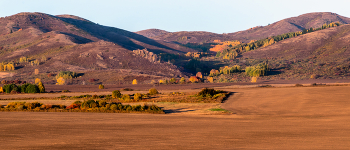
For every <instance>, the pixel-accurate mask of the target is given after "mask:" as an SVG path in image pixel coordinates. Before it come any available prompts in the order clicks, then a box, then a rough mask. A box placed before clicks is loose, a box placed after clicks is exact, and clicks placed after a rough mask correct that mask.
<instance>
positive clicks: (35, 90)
mask: <svg viewBox="0 0 350 150" xmlns="http://www.w3.org/2000/svg"><path fill="white" fill-rule="evenodd" d="M39 92H40V90H39V88H38V86H37V85H35V84H29V85H28V86H27V88H26V92H25V93H39Z"/></svg>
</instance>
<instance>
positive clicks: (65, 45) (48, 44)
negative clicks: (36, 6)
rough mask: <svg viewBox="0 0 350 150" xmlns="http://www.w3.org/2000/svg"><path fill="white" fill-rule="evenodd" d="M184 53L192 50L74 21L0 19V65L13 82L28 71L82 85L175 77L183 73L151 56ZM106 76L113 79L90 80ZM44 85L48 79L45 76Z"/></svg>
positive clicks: (28, 16)
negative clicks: (63, 75)
mask: <svg viewBox="0 0 350 150" xmlns="http://www.w3.org/2000/svg"><path fill="white" fill-rule="evenodd" d="M144 48H147V50H148V51H149V52H150V53H147V56H142V55H136V54H135V53H133V51H132V50H136V49H144ZM188 51H194V50H192V49H190V48H185V47H182V46H179V45H178V44H174V43H171V42H163V41H162V42H157V41H155V40H152V39H149V38H147V37H144V36H142V35H139V34H135V33H133V32H129V31H125V30H122V29H118V28H113V27H106V26H102V25H98V24H95V23H93V22H91V21H88V20H86V19H83V18H80V17H77V16H71V15H60V16H52V15H48V14H43V13H19V14H16V15H13V16H9V17H5V18H1V19H0V60H1V62H13V63H15V65H16V70H15V71H14V72H13V73H14V74H15V75H14V76H13V79H15V78H18V79H26V78H34V77H33V74H32V72H33V71H34V69H39V70H40V72H41V73H53V74H55V73H57V72H59V71H62V70H69V71H77V72H84V74H85V75H84V76H83V77H84V78H85V79H84V80H88V79H89V78H96V79H100V80H99V81H101V82H109V83H115V82H117V81H126V82H129V81H131V80H133V78H138V79H140V80H145V79H148V80H150V79H152V78H162V77H174V76H175V77H179V76H183V75H184V74H183V73H181V72H180V70H179V69H178V68H177V67H176V66H174V65H169V64H167V63H166V64H165V63H159V62H158V60H157V59H156V57H155V58H154V59H153V60H151V57H153V55H154V53H160V52H163V53H164V52H167V53H186V52H188ZM151 52H154V53H151ZM23 56H25V57H27V58H28V59H29V62H28V63H23V62H22V63H19V59H20V58H21V57H23ZM34 60H39V61H40V65H34V66H32V65H30V61H34ZM1 62H0V63H1ZM106 71H107V72H114V75H111V76H109V77H108V76H96V75H97V74H99V73H102V72H104V73H105V74H106V73H107V72H106ZM28 74H29V76H28ZM94 75H95V76H94ZM128 76H129V78H127V77H128ZM41 78H43V77H41ZM126 78H127V79H126ZM45 80H46V81H48V80H54V78H52V79H51V78H47V77H45V78H44V81H45ZM130 83H131V82H130Z"/></svg>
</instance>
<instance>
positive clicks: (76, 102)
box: [73, 101, 82, 104]
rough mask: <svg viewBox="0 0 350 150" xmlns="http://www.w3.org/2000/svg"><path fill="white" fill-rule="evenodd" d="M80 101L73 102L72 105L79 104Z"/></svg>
mask: <svg viewBox="0 0 350 150" xmlns="http://www.w3.org/2000/svg"><path fill="white" fill-rule="evenodd" d="M81 103H82V102H81V101H75V102H74V103H73V104H81Z"/></svg>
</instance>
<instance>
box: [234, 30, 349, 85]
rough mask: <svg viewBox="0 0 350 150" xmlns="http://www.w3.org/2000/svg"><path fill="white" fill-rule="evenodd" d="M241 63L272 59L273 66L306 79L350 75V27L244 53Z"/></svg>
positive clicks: (313, 33)
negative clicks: (243, 61)
mask: <svg viewBox="0 0 350 150" xmlns="http://www.w3.org/2000/svg"><path fill="white" fill-rule="evenodd" d="M240 59H241V60H262V61H263V60H268V61H269V64H271V67H272V68H273V69H276V70H280V71H281V72H283V73H284V74H289V75H290V76H295V77H298V76H304V78H310V76H312V75H313V78H325V79H327V78H348V77H349V76H350V70H349V69H350V61H349V60H350V25H342V26H339V27H334V28H329V29H324V30H320V31H316V32H312V33H307V34H305V35H301V36H298V37H294V38H290V39H286V40H283V41H281V42H278V43H276V44H273V45H270V46H267V47H265V48H260V49H257V50H254V51H249V52H246V53H243V55H242V57H241V58H240Z"/></svg>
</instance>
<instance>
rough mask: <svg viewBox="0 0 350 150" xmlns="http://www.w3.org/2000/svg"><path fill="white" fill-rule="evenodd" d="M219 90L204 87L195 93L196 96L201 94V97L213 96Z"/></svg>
mask: <svg viewBox="0 0 350 150" xmlns="http://www.w3.org/2000/svg"><path fill="white" fill-rule="evenodd" d="M218 93H219V92H217V91H216V90H214V89H208V88H204V89H202V90H201V91H200V92H199V93H198V94H197V95H198V96H203V97H213V96H214V95H216V94H218Z"/></svg>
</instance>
